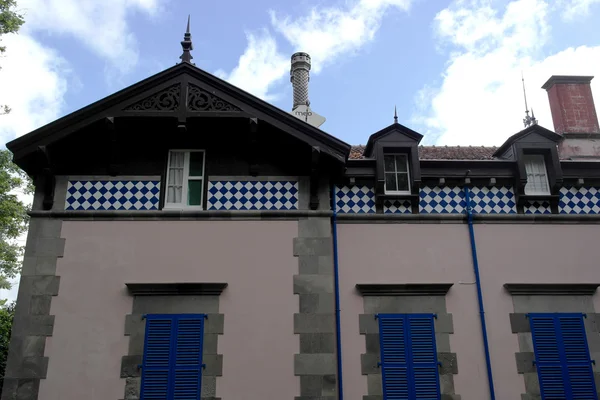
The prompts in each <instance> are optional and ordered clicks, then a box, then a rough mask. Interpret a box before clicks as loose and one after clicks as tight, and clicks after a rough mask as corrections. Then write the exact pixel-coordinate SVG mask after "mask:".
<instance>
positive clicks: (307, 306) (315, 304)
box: [299, 293, 335, 314]
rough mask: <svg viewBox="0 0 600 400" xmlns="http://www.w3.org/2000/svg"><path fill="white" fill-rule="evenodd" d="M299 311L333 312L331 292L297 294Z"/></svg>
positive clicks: (333, 305)
mask: <svg viewBox="0 0 600 400" xmlns="http://www.w3.org/2000/svg"><path fill="white" fill-rule="evenodd" d="M299 303H300V313H312V314H331V313H334V312H335V298H334V296H333V294H330V293H324V294H301V295H299Z"/></svg>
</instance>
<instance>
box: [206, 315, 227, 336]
mask: <svg viewBox="0 0 600 400" xmlns="http://www.w3.org/2000/svg"><path fill="white" fill-rule="evenodd" d="M206 316H207V319H205V320H204V333H217V334H221V335H222V334H223V331H224V327H225V316H224V315H223V314H207V315H206Z"/></svg>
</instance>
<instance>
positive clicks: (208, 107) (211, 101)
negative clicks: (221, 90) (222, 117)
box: [187, 84, 241, 111]
mask: <svg viewBox="0 0 600 400" xmlns="http://www.w3.org/2000/svg"><path fill="white" fill-rule="evenodd" d="M187 107H188V110H190V111H241V110H240V109H239V108H238V107H236V106H234V105H233V104H230V103H228V102H226V101H225V100H223V99H220V98H218V97H217V96H215V95H213V94H212V93H209V92H207V91H206V90H204V89H202V88H200V87H198V86H196V85H192V84H189V85H188V93H187Z"/></svg>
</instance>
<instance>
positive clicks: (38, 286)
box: [20, 275, 60, 296]
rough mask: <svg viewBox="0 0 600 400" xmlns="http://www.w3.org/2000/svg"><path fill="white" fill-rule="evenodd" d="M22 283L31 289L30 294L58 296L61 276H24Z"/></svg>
mask: <svg viewBox="0 0 600 400" xmlns="http://www.w3.org/2000/svg"><path fill="white" fill-rule="evenodd" d="M20 285H24V287H25V289H29V295H30V296H40V295H48V296H56V295H58V287H59V285H60V277H59V276H49V275H45V276H22V277H21V282H20Z"/></svg>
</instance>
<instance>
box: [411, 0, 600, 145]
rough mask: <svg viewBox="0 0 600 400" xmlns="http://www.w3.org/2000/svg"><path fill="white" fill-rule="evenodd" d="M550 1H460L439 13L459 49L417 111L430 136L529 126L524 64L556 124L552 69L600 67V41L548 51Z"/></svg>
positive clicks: (532, 95)
mask: <svg viewBox="0 0 600 400" xmlns="http://www.w3.org/2000/svg"><path fill="white" fill-rule="evenodd" d="M548 8H549V5H548V3H547V1H544V0H515V1H512V2H510V3H509V4H508V6H507V7H506V9H505V10H504V12H503V13H501V12H499V11H498V10H496V9H494V8H493V7H492V6H491V2H489V1H483V0H481V1H469V2H467V1H458V2H455V4H454V5H453V6H451V7H450V8H447V9H445V10H443V11H441V12H439V13H438V15H437V16H436V21H435V22H436V25H435V30H436V34H437V35H438V36H439V38H440V39H441V40H442V41H443V42H445V43H446V44H449V45H450V46H451V49H452V50H451V53H450V58H449V62H448V64H447V67H446V70H445V71H444V73H443V75H442V81H441V84H439V85H437V86H436V85H433V86H432V85H428V86H425V87H424V88H423V90H422V91H421V92H420V93H419V94H418V95H417V96H416V98H415V102H416V104H417V108H418V109H419V110H418V111H419V114H418V115H416V116H415V117H414V118H413V120H414V121H413V122H416V123H418V124H420V125H421V126H423V127H424V129H422V133H424V134H425V135H426V136H425V137H426V141H427V142H428V143H432V142H437V143H439V144H461V145H465V144H472V145H500V144H501V143H502V142H503V141H504V140H505V139H506V138H507V137H508V136H510V135H512V134H514V133H516V132H518V131H519V130H521V129H523V124H522V118H523V117H524V115H525V106H524V103H523V92H522V87H521V71H523V73H524V74H525V82H526V85H527V96H528V101H529V106H530V107H533V109H534V110H535V115H536V117H537V118H538V120H539V122H540V125H543V126H545V127H547V128H549V129H553V123H552V117H551V115H550V107H549V105H548V97H547V94H546V92H545V91H544V90H542V89H540V87H541V86H542V85H543V83H544V82H545V81H546V80H547V79H548V78H549V77H550V76H551V75H561V74H563V75H588V74H589V75H600V47H585V46H583V47H579V48H568V49H565V50H564V51H561V52H559V53H557V54H554V55H551V56H549V57H546V58H544V57H541V56H540V54H541V49H542V47H543V45H544V44H545V43H546V42H547V41H548V40H549V38H550V26H549V22H548V16H549V15H548V13H549V11H548ZM593 86H596V83H595V82H594V81H593ZM592 90H594V88H593V89H592Z"/></svg>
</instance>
